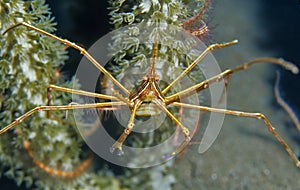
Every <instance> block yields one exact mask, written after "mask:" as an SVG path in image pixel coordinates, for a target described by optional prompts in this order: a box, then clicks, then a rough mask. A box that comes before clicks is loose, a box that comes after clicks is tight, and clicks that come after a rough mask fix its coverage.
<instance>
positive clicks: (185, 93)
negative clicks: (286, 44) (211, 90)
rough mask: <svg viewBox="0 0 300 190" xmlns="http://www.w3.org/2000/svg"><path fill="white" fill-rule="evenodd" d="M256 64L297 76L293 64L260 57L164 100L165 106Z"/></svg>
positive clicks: (296, 70) (296, 69)
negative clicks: (289, 72) (278, 67)
mask: <svg viewBox="0 0 300 190" xmlns="http://www.w3.org/2000/svg"><path fill="white" fill-rule="evenodd" d="M256 63H272V64H277V65H280V66H282V67H284V68H285V69H287V70H290V71H291V72H292V73H294V74H297V73H298V72H299V70H298V68H297V67H296V66H295V65H294V64H292V63H290V62H287V61H284V60H283V59H276V58H271V57H262V58H258V59H254V60H252V61H249V62H246V63H244V64H242V65H240V66H237V67H235V68H233V69H227V70H225V71H223V72H222V73H220V74H219V75H216V76H214V77H211V78H209V79H206V80H204V81H202V82H200V83H198V84H196V85H194V86H192V87H190V88H187V89H185V90H182V91H180V92H178V93H176V94H173V95H170V96H168V97H166V98H165V103H166V105H169V104H171V103H172V102H177V101H178V100H179V99H180V98H184V97H188V96H190V95H192V94H195V93H196V92H199V91H200V90H203V89H206V88H208V87H209V85H210V84H212V83H215V82H219V81H221V80H223V79H224V78H226V77H228V76H230V75H232V74H233V73H235V72H238V71H241V70H245V69H247V68H248V67H250V66H251V65H253V64H256Z"/></svg>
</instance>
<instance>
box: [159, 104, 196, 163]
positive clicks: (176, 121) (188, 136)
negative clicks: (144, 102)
mask: <svg viewBox="0 0 300 190" xmlns="http://www.w3.org/2000/svg"><path fill="white" fill-rule="evenodd" d="M153 102H154V103H155V104H156V105H157V106H158V107H159V108H160V109H162V110H163V111H164V112H165V113H166V114H167V115H168V116H169V117H170V118H171V119H172V120H173V121H174V122H175V123H176V124H177V125H178V126H179V127H180V128H181V130H182V132H183V134H184V136H185V140H184V141H183V142H182V143H181V144H180V145H179V146H178V147H177V148H176V150H175V151H174V152H172V153H171V154H170V155H168V156H167V157H173V156H175V155H176V154H178V153H180V152H181V151H182V150H183V149H184V148H185V147H186V146H187V145H188V144H189V142H190V141H191V137H190V131H189V129H188V128H186V127H185V126H183V124H182V123H181V122H180V121H179V120H178V119H177V118H176V117H175V116H174V115H173V114H172V113H171V112H170V111H169V110H168V109H167V108H166V106H165V105H164V104H163V103H162V102H161V101H159V100H158V99H154V100H153Z"/></svg>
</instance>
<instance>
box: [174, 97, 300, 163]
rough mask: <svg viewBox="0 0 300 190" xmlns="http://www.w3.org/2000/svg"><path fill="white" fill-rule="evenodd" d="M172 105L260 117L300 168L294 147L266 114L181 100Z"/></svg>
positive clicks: (240, 115)
mask: <svg viewBox="0 0 300 190" xmlns="http://www.w3.org/2000/svg"><path fill="white" fill-rule="evenodd" d="M171 105H173V106H180V107H185V108H192V109H198V110H202V111H208V112H215V113H222V114H227V115H234V116H238V117H251V118H256V119H259V120H263V122H264V123H265V125H266V126H267V127H268V129H269V131H270V132H271V133H272V134H273V136H274V137H275V138H276V139H277V140H278V141H279V142H280V144H281V145H282V146H283V147H284V149H285V150H286V151H287V153H288V154H289V156H290V157H291V158H292V159H293V161H294V163H295V165H296V166H297V167H298V168H300V161H299V159H298V158H297V156H296V154H295V153H294V152H293V151H292V149H291V148H290V147H289V146H288V144H287V143H286V142H285V141H284V140H283V138H282V137H281V136H280V135H279V134H278V133H277V131H276V130H275V128H274V127H273V126H272V124H271V122H270V121H269V120H268V119H267V117H266V116H265V115H263V114H262V113H250V112H242V111H235V110H227V109H219V108H211V107H207V106H197V105H192V104H186V103H179V102H174V103H172V104H171Z"/></svg>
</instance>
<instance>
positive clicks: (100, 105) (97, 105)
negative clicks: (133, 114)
mask: <svg viewBox="0 0 300 190" xmlns="http://www.w3.org/2000/svg"><path fill="white" fill-rule="evenodd" d="M120 105H126V104H125V103H124V102H103V103H93V104H77V105H72V104H70V105H64V106H38V107H35V108H33V109H32V110H30V111H28V112H26V113H25V114H23V115H22V116H20V117H19V118H17V119H16V120H15V121H14V122H12V123H11V124H9V125H7V126H6V127H4V128H3V129H1V130H0V134H2V133H5V132H6V131H7V130H9V129H10V128H12V127H13V126H15V125H16V124H18V123H21V122H22V121H23V120H24V119H26V118H27V117H29V116H30V115H32V114H34V113H36V112H38V111H48V110H72V109H84V108H103V107H111V106H120Z"/></svg>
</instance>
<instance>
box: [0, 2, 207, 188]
mask: <svg viewBox="0 0 300 190" xmlns="http://www.w3.org/2000/svg"><path fill="white" fill-rule="evenodd" d="M204 3H205V1H204V0H196V1H186V0H185V1H180V0H172V1H171V0H167V1H158V0H141V1H132V0H127V1H125V0H116V1H110V4H111V7H110V10H111V12H110V16H111V23H112V24H113V25H114V26H115V28H116V29H117V28H120V27H122V26H127V25H130V26H131V25H132V24H134V23H147V22H149V23H154V24H157V23H167V24H169V25H172V26H174V27H175V29H182V28H183V26H182V24H183V22H184V21H186V20H187V19H189V18H191V17H193V16H195V15H196V14H197V13H199V10H201V9H202V7H203V6H204ZM0 5H1V6H0V16H1V17H0V28H1V32H3V31H4V30H5V29H7V28H8V27H10V26H12V25H14V24H16V23H20V22H26V23H29V24H32V25H34V26H36V27H38V28H40V29H43V30H45V31H48V32H51V33H53V32H55V25H56V23H55V22H54V19H53V17H52V15H51V12H50V9H49V7H48V6H47V5H46V4H45V1H43V0H32V1H20V0H12V1H6V0H0ZM133 27H134V26H133ZM161 32H162V34H163V31H161ZM119 35H120V36H116V38H122V34H119ZM160 37H161V38H164V39H162V40H164V41H168V40H170V39H171V38H172V36H167V35H160ZM127 42H128V43H127V45H128V46H127V47H125V48H124V49H122V50H121V51H118V52H115V53H116V54H115V55H114V60H113V61H112V63H111V65H110V67H109V68H108V69H109V70H110V71H112V72H113V74H114V75H115V76H116V77H117V78H118V79H120V80H121V79H122V77H124V76H123V75H122V73H123V72H124V70H125V69H126V68H128V67H129V66H132V65H133V64H140V65H141V67H143V68H147V67H148V65H147V64H145V62H143V57H144V56H145V57H149V56H150V57H151V52H152V51H151V48H152V46H151V47H142V46H139V48H137V49H136V50H135V51H132V47H137V46H138V45H137V44H136V41H134V40H129V39H128V41H127ZM172 42H173V41H169V43H172ZM180 43H181V41H178V44H180ZM0 45H1V52H0V56H1V60H0V64H1V69H0V72H1V76H0V77H1V80H0V89H1V91H0V106H1V113H0V124H1V127H4V126H6V125H8V124H9V123H11V122H12V121H13V120H14V119H16V118H18V117H19V116H21V115H22V114H24V113H25V112H27V111H29V110H30V109H32V108H34V107H36V106H39V105H46V104H47V96H48V94H47V93H46V89H47V87H48V85H49V84H56V85H59V86H63V87H69V88H71V87H73V86H72V84H76V79H72V80H71V81H68V82H65V81H64V79H63V76H61V74H60V72H59V69H60V68H61V67H62V65H63V64H64V61H65V60H66V59H68V56H67V52H66V50H65V47H64V46H63V44H61V43H59V42H57V41H55V40H52V39H49V37H47V36H44V35H41V34H38V33H36V32H35V31H32V30H28V29H27V28H25V27H18V28H15V29H14V30H12V31H9V32H8V33H6V34H5V35H4V36H1V38H0ZM114 45H116V44H114ZM114 45H113V46H112V47H111V48H112V50H114ZM185 48H186V47H185V46H180V48H179V49H172V48H167V49H166V50H165V52H162V53H161V57H160V58H161V59H163V60H166V61H168V62H170V63H174V65H175V66H177V67H178V68H185V67H186V66H187V64H188V63H189V62H190V61H191V60H193V59H194V57H195V55H196V54H197V53H198V52H193V51H191V52H190V54H189V53H188V50H187V49H185ZM143 64H144V65H143ZM164 69H167V68H164ZM162 72H166V70H164V71H162ZM176 72H178V71H176V67H175V70H174V71H173V72H172V73H173V74H174V75H175V74H176ZM196 73H197V72H191V74H190V75H189V77H190V78H191V79H192V80H194V81H198V80H199V77H200V78H201V75H198V74H196ZM170 77H171V76H170ZM171 78H172V77H171ZM51 96H52V98H51V104H52V105H66V104H68V103H70V101H71V95H70V94H67V93H61V92H55V91H53V92H51ZM69 115H71V114H69ZM175 115H176V114H175ZM65 117H66V113H65V112H62V111H57V112H56V111H55V112H51V113H50V117H48V113H47V112H38V113H36V114H34V115H33V116H31V117H29V118H26V119H25V120H24V121H23V122H22V123H20V124H18V125H17V126H16V127H15V128H14V130H11V131H9V132H7V133H5V134H2V135H1V138H0V163H1V164H0V171H1V174H3V175H6V176H7V177H8V178H10V179H13V180H14V181H15V182H16V183H17V184H18V185H19V186H20V185H21V184H22V185H24V184H25V186H26V187H28V188H31V189H121V187H126V188H130V189H133V188H136V187H139V188H140V189H157V188H162V187H164V189H171V188H172V185H173V184H174V183H175V182H176V178H175V176H174V175H173V173H172V165H173V164H174V163H173V161H170V162H167V163H166V164H164V165H161V166H156V167H152V168H148V169H128V168H122V169H121V170H122V172H121V173H122V175H117V174H115V173H114V171H112V170H110V169H107V167H106V164H103V162H101V163H100V164H98V163H94V162H93V163H92V164H91V165H90V166H88V169H86V170H84V171H82V172H81V171H80V172H78V175H77V173H73V174H74V175H75V176H73V177H72V178H66V177H61V176H57V175H56V174H55V172H54V171H52V172H51V171H50V172H47V171H46V170H47V169H45V168H46V167H48V168H51V169H48V170H57V171H66V172H72V171H76V169H77V167H80V166H81V164H82V163H84V162H85V160H86V159H89V153H90V151H89V150H87V148H85V147H84V142H83V140H82V138H81V137H80V136H79V134H78V132H77V130H76V127H75V126H74V125H72V118H68V120H66V118H65ZM165 125H166V127H165V128H164V129H163V130H162V131H160V132H161V134H160V135H161V136H159V135H156V136H155V137H151V136H147V137H146V140H145V139H144V140H143V138H145V136H144V137H143V138H141V137H133V139H132V144H133V145H136V146H140V144H143V145H145V142H141V141H142V140H143V141H147V142H148V143H149V144H146V145H151V144H152V143H154V142H160V141H161V139H163V138H164V135H165V134H168V132H167V129H168V127H167V126H169V125H171V124H170V123H166V124H165ZM173 125H174V124H173ZM151 138H154V139H151ZM24 142H27V143H30V148H28V147H27V148H26V145H25V147H24ZM25 144H26V143H25ZM135 161H136V162H139V161H140V160H135ZM42 164H44V165H45V166H43V165H42ZM43 167H44V168H43ZM96 168H97V169H98V168H100V169H98V170H99V171H95V170H97V169H96ZM145 181H147V182H146V183H145Z"/></svg>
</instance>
